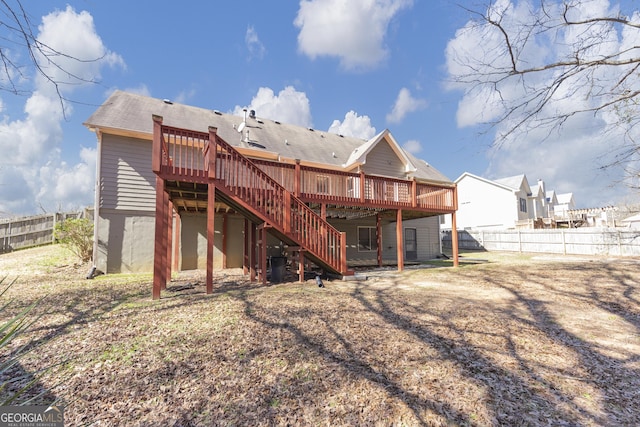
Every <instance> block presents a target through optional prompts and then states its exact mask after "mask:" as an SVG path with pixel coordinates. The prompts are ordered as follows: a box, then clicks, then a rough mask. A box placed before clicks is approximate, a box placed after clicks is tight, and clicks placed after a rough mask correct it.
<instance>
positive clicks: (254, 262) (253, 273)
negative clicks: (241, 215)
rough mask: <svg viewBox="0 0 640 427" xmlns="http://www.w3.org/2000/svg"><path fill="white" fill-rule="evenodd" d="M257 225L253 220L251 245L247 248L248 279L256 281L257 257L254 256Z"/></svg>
mask: <svg viewBox="0 0 640 427" xmlns="http://www.w3.org/2000/svg"><path fill="white" fill-rule="evenodd" d="M256 234H257V226H256V224H254V223H253V222H252V223H251V247H250V248H249V255H250V258H251V261H250V263H249V281H251V282H255V281H256V265H257V263H258V259H257V257H256V247H257V243H258V242H257V236H256Z"/></svg>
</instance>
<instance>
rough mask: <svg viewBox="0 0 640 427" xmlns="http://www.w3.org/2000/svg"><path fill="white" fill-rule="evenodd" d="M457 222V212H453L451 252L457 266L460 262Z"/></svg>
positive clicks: (454, 264)
mask: <svg viewBox="0 0 640 427" xmlns="http://www.w3.org/2000/svg"><path fill="white" fill-rule="evenodd" d="M457 227H458V226H457V224H456V213H455V212H452V213H451V252H452V255H453V266H454V267H457V266H458V265H459V264H458V228H457Z"/></svg>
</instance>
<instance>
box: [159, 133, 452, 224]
mask: <svg viewBox="0 0 640 427" xmlns="http://www.w3.org/2000/svg"><path fill="white" fill-rule="evenodd" d="M159 125H160V126H162V125H161V122H160V123H159ZM169 129H170V131H169ZM161 134H162V140H161V141H160V144H159V146H158V147H156V146H155V145H156V144H154V171H156V172H159V171H160V170H161V173H162V174H163V175H164V176H165V177H166V178H167V179H170V178H174V179H185V180H190V181H196V182H206V179H207V175H206V172H205V170H206V167H207V165H206V164H205V158H204V156H203V154H202V153H203V150H204V148H205V144H206V142H207V141H208V138H209V134H208V133H204V132H196V131H190V130H185V129H177V128H168V127H166V126H162V132H161ZM234 150H235V149H234ZM219 155H222V152H221V153H220V154H219ZM251 162H252V164H253V165H254V166H256V167H257V168H259V169H260V170H261V171H262V172H263V173H265V174H266V175H267V176H269V177H270V178H271V179H273V180H274V181H275V182H277V183H278V184H279V185H280V186H282V187H283V188H284V189H286V190H287V191H288V192H290V193H291V194H293V195H295V196H296V197H298V198H300V199H301V200H303V201H305V202H317V203H330V204H344V205H348V206H367V207H377V208H390V209H394V208H395V209H398V208H404V209H407V208H409V209H411V208H414V209H418V210H427V211H431V212H434V213H451V212H454V211H455V210H456V209H457V206H456V203H455V187H454V186H447V185H442V186H439V185H433V184H432V185H428V184H418V183H416V182H415V181H413V180H403V179H394V178H389V177H382V176H373V175H366V174H364V173H351V172H342V171H335V170H329V169H321V168H314V167H309V166H304V165H300V164H295V165H294V164H288V163H281V162H275V161H268V160H255V159H254V160H251ZM236 166H238V167H239V166H240V165H239V164H237V165H236ZM234 173H237V174H238V176H241V175H242V174H244V173H245V171H241V170H238V171H234Z"/></svg>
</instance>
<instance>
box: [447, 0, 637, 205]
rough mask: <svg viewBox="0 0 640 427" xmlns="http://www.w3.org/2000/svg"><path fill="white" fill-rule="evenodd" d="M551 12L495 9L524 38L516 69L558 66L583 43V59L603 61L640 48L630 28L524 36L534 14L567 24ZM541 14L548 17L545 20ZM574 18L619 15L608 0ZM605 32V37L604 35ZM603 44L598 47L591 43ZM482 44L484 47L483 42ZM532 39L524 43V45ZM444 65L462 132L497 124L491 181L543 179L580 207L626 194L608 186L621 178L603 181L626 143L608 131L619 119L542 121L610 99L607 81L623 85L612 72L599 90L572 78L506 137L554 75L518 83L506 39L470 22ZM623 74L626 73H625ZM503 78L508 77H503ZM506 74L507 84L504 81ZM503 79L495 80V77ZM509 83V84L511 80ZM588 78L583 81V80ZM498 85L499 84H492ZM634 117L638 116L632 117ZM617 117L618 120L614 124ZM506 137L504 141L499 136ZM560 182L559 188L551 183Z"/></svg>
mask: <svg viewBox="0 0 640 427" xmlns="http://www.w3.org/2000/svg"><path fill="white" fill-rule="evenodd" d="M545 5H546V6H547V9H546V10H545V11H544V12H542V11H540V10H539V9H536V7H537V6H538V3H535V2H530V1H521V2H518V3H517V4H516V3H515V2H511V1H508V0H500V1H497V2H495V3H494V4H493V6H492V9H491V10H492V11H493V12H490V13H497V11H506V12H504V13H503V16H502V19H501V21H500V22H501V25H503V26H505V27H506V28H508V29H510V30H513V31H514V32H515V33H517V32H518V31H520V32H521V33H520V34H521V37H520V38H518V37H514V38H513V39H512V41H513V45H512V49H513V51H514V52H515V54H516V57H517V61H518V67H522V66H526V67H536V66H541V65H543V64H544V63H548V62H553V61H563V60H565V59H566V58H567V56H568V55H570V49H569V48H568V47H569V46H572V45H574V44H575V43H582V45H583V46H584V47H585V48H584V49H583V50H582V51H581V52H582V53H581V54H582V55H584V58H594V57H601V56H602V55H608V54H612V53H614V52H619V51H621V50H622V49H624V46H625V45H626V46H633V45H637V41H638V40H640V31H638V30H637V29H636V30H629V29H625V32H618V31H617V29H616V28H615V27H614V26H608V24H605V25H604V26H602V25H600V26H599V25H592V26H590V27H589V28H588V29H585V28H582V29H581V30H580V31H574V30H571V29H569V30H567V31H563V30H562V29H563V28H565V27H563V26H562V25H557V26H556V25H554V24H553V22H551V23H549V24H548V25H549V27H553V28H557V29H558V30H557V31H554V32H553V34H551V33H549V34H545V33H540V34H538V33H531V32H529V33H527V31H529V27H528V26H527V25H526V23H527V22H528V20H529V19H531V14H532V13H533V14H534V15H535V14H536V13H537V14H539V15H537V18H538V19H543V18H545V17H546V16H557V17H558V19H561V18H562V14H561V12H560V11H561V9H560V7H561V4H560V3H554V2H548V3H545ZM543 13H544V14H546V15H545V16H543ZM571 13H575V14H576V15H575V16H571V17H570V18H571V19H588V18H590V17H594V16H598V15H599V16H603V15H611V16H616V14H617V11H616V10H610V5H609V2H608V1H606V0H593V1H588V2H580V3H579V7H578V8H574V9H572V12H571ZM605 30H606V31H605ZM598 38H600V40H602V41H603V43H600V44H599V45H596V44H594V43H592V42H593V40H594V39H598ZM478 40H482V43H478ZM523 40H527V41H528V42H527V43H520V42H521V41H523ZM445 53H446V65H447V71H448V74H449V79H448V80H449V82H448V84H447V88H448V89H451V90H459V91H461V92H462V96H461V99H460V101H459V104H458V110H457V113H456V118H457V123H458V126H460V127H465V126H477V125H480V124H488V123H492V122H495V121H497V120H499V119H501V118H504V120H502V121H500V122H499V123H494V127H493V128H492V129H493V130H494V131H495V141H496V147H495V148H494V149H493V150H492V152H491V153H490V154H489V155H490V159H491V166H490V167H489V169H488V170H487V171H486V175H487V176H488V177H490V178H500V177H504V176H510V175H515V174H520V173H525V174H526V175H527V176H528V177H529V178H530V179H532V180H534V181H535V179H537V178H542V179H544V180H545V182H546V183H548V184H549V185H550V186H551V187H554V186H555V185H557V187H556V188H555V189H556V190H557V191H558V192H560V193H563V192H573V193H574V194H575V195H576V201H577V203H578V205H580V206H598V205H601V204H609V203H612V202H613V201H614V199H615V198H617V197H621V196H622V195H624V194H626V193H627V188H626V187H624V186H622V185H618V186H615V187H612V186H611V184H612V183H614V182H615V181H619V180H621V179H622V178H623V177H622V172H621V171H619V170H618V171H613V170H610V171H608V175H604V174H603V173H602V172H601V171H600V170H599V167H600V166H602V165H605V164H607V163H610V162H611V161H613V153H614V152H615V151H616V150H617V149H619V147H620V146H621V144H622V143H623V141H624V135H623V134H622V133H621V132H620V131H616V130H611V125H612V124H614V123H615V122H616V120H617V119H618V118H619V117H617V116H616V115H615V114H611V113H609V112H605V111H602V112H598V113H596V114H594V113H588V114H582V115H581V114H578V115H574V116H571V117H569V119H568V120H567V121H566V122H564V124H563V126H562V128H561V129H559V130H557V131H556V130H553V131H551V130H550V128H549V127H545V121H546V120H548V119H549V118H552V117H554V116H558V114H563V113H567V112H571V111H575V110H579V109H590V108H593V107H594V106H596V105H598V104H599V103H600V102H602V100H603V98H604V97H606V96H608V94H607V93H604V91H602V90H601V89H600V88H601V86H600V85H602V87H606V82H607V81H611V79H616V78H619V77H620V75H617V76H616V74H615V73H612V72H611V70H604V69H597V68H594V69H593V70H592V72H593V73H594V74H593V76H594V81H596V82H598V85H585V80H584V79H583V76H580V77H579V79H573V80H572V79H571V78H569V79H567V80H566V82H565V83H566V84H563V85H562V86H560V87H559V88H558V89H557V90H556V91H555V92H554V93H553V95H552V97H551V98H550V101H549V102H548V103H547V105H546V106H544V108H542V109H541V110H540V111H539V113H538V115H537V116H536V117H534V118H533V120H531V121H530V122H529V124H528V125H527V126H526V127H523V128H522V129H521V130H520V131H518V132H516V133H513V134H508V132H509V131H510V130H511V129H513V126H514V125H515V124H516V123H518V122H519V121H520V120H522V118H523V117H524V114H526V113H525V112H524V111H521V110H512V109H511V108H513V107H514V106H519V105H523V104H524V103H525V102H526V101H527V100H528V99H530V98H528V97H530V96H531V95H530V94H531V92H532V91H534V90H536V89H540V88H545V87H548V86H549V85H550V82H551V81H553V79H554V78H556V76H557V75H556V74H554V73H556V72H557V71H556V70H550V71H549V72H539V73H530V74H527V75H524V76H520V77H519V78H510V77H508V73H509V70H510V68H511V64H510V62H509V57H508V55H507V54H506V51H505V46H504V41H503V35H502V34H501V33H500V32H499V31H498V30H497V29H496V28H495V27H494V26H492V25H479V24H478V23H476V22H470V23H468V24H467V25H465V26H464V27H463V28H461V29H459V30H458V31H457V32H456V34H455V37H454V38H453V39H452V40H450V42H449V43H448V45H447V48H446V52H445ZM621 72H624V71H621ZM500 73H503V74H500ZM502 75H504V77H505V78H500V77H501V76H502ZM496 76H498V77H496ZM507 77H508V78H507ZM580 79H583V80H580ZM493 80H496V82H495V84H494V82H493ZM628 82H629V84H631V85H632V86H635V87H637V84H640V81H639V79H638V78H637V76H631V77H630V78H629V79H628ZM635 114H637V112H635ZM614 116H616V117H614ZM504 135H508V137H507V138H506V139H503V138H501V136H504ZM554 183H555V184H554Z"/></svg>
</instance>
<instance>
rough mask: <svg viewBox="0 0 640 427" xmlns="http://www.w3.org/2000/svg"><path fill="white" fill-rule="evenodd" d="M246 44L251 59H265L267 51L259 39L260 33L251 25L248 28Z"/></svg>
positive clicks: (245, 37) (245, 38)
mask: <svg viewBox="0 0 640 427" xmlns="http://www.w3.org/2000/svg"><path fill="white" fill-rule="evenodd" d="M244 42H245V44H246V45H247V50H248V51H249V59H253V58H257V59H262V58H263V57H264V54H265V52H266V51H267V49H266V48H265V47H264V45H263V44H262V42H261V41H260V39H259V38H258V33H257V32H256V30H255V29H254V28H253V26H252V25H249V26H248V27H247V32H246V33H245V36H244Z"/></svg>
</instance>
